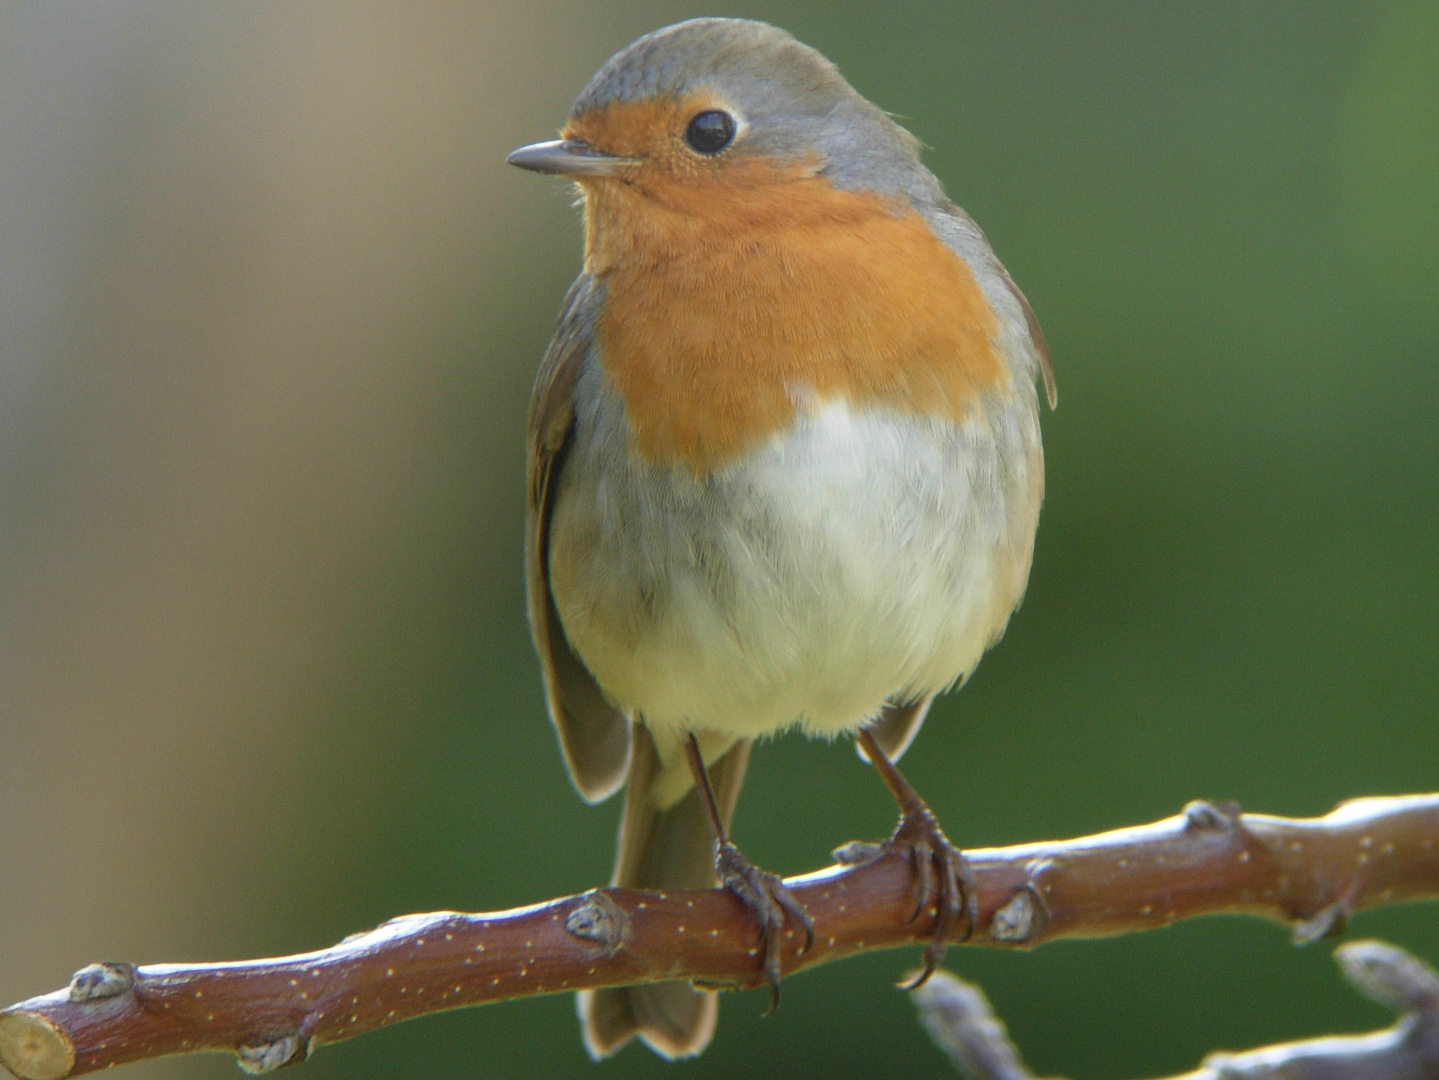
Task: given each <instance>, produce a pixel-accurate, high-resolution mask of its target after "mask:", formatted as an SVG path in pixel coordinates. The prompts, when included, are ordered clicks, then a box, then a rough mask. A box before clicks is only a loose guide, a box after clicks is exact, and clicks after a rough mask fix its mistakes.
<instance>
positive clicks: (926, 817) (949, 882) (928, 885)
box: [858, 728, 979, 990]
mask: <svg viewBox="0 0 1439 1080" xmlns="http://www.w3.org/2000/svg"><path fill="white" fill-rule="evenodd" d="M858 739H859V745H860V746H861V747H862V748H863V750H864V752H865V755H866V756H867V757H868V758H869V760H870V762H871V763H872V764H873V765H874V767H875V768H876V769H877V770H878V771H879V775H880V778H881V779H882V780H883V781H884V784H885V787H887V788H889V793H890V794H891V795H893V796H894V801H895V802H897V803H899V814H900V817H899V827H898V828H896V829H895V830H894V834H893V835H892V836H890V838H889V839H888V840H887V841H885V843H884V844H883V846H882V847H881V849H880V853H881V854H883V853H888V852H890V851H896V850H902V851H905V852H907V853H908V855H909V857H910V858H911V859H912V860H913V862H914V869H915V876H916V877H917V878H918V879H919V902H918V903H917V904H916V905H915V909H914V914H913V915H911V916H910V917H909V921H910V922H913V921H914V920H915V919H917V918H919V916H920V913H921V912H923V911H924V910H925V909H926V908H927V907H929V905H930V903H931V902H934V903H935V915H934V934H933V936H932V937H931V938H930V941H929V945H928V947H927V948H926V949H925V950H924V970H923V971H921V972H920V973H919V975H918V976H917V977H916V978H915V979H914V981H913V982H911V983H909V984H908V985H907V987H906V989H910V990H913V989H914V988H915V987H917V986H921V985H923V983H924V982H925V980H926V979H928V978H929V977H930V976H931V975H933V974H934V970H935V968H937V967H939V962H940V961H941V960H943V959H944V950H945V948H946V947H947V946H948V944H949V938H950V935H951V934H952V933H953V932H954V928H955V927H956V926H957V925H958V924H959V920H960V918H961V917H963V918H964V919H965V920H966V923H967V925H966V928H965V935H964V936H965V937H966V938H968V937H969V935H970V934H972V933H974V928H975V926H976V925H977V924H978V921H979V900H978V893H977V890H976V889H975V882H974V875H973V873H972V872H971V870H970V868H969V862H968V860H966V859H965V857H964V853H963V852H961V851H960V850H959V848H957V847H955V846H954V845H953V844H952V843H950V841H949V837H947V836H945V835H944V830H943V829H941V828H940V827H939V821H938V820H937V819H936V818H935V816H934V811H933V810H931V809H930V808H929V805H928V804H927V803H926V802H925V801H924V800H923V799H922V798H920V796H919V792H917V791H915V790H914V788H913V787H912V786H911V785H910V782H909V781H908V780H906V779H905V778H904V776H903V775H901V773H900V771H899V770H898V769H896V768H895V767H894V762H892V761H890V760H889V758H888V757H886V756H885V753H884V751H883V750H881V749H880V748H879V743H877V742H876V741H875V738H874V735H873V734H871V733H870V732H869V731H868V730H865V729H863V728H861V729H860V732H859V735H858ZM936 870H938V872H939V881H938V886H937V887H936V882H935V871H936Z"/></svg>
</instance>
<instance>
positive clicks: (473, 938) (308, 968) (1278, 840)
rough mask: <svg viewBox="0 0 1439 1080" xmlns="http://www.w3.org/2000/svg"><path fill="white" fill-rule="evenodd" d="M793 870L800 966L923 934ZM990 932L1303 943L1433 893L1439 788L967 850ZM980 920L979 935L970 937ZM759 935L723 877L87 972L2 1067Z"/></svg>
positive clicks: (871, 876)
mask: <svg viewBox="0 0 1439 1080" xmlns="http://www.w3.org/2000/svg"><path fill="white" fill-rule="evenodd" d="M837 854H840V855H841V858H842V861H841V863H840V864H839V865H836V866H832V867H829V868H828V869H826V870H821V871H819V872H817V873H814V874H808V875H806V876H804V877H800V878H795V879H792V880H791V881H790V882H789V884H790V885H791V887H792V888H793V889H794V892H795V896H796V897H797V898H798V899H799V900H800V902H801V903H803V904H804V905H805V907H806V908H808V910H809V912H810V915H811V916H812V917H813V918H814V923H815V944H814V948H813V949H811V950H810V951H809V952H808V953H807V954H805V955H803V956H800V955H797V950H798V946H799V942H798V941H797V940H796V939H795V938H794V937H793V934H792V933H791V934H790V945H789V947H787V948H786V950H785V953H786V956H785V970H786V972H794V971H797V970H799V969H801V968H806V967H812V966H814V965H816V964H821V963H825V962H827V961H830V960H838V959H841V958H843V957H846V956H852V955H854V954H855V953H858V952H863V951H866V950H870V949H881V948H890V947H893V946H897V945H906V944H910V943H915V942H921V941H924V940H926V938H927V936H928V934H929V927H930V924H931V921H932V919H933V912H932V911H930V912H927V913H924V914H923V915H921V917H920V918H919V919H917V920H915V921H913V922H911V921H909V918H910V915H911V913H912V911H913V904H914V899H913V898H914V895H915V891H914V890H915V885H916V882H915V877H914V867H913V866H912V864H911V861H910V860H909V859H907V858H903V857H900V856H897V855H883V856H880V857H870V856H872V855H873V854H874V852H873V849H872V848H871V847H869V846H866V845H849V847H848V848H847V849H844V850H843V851H842V852H841V853H837ZM968 858H969V860H970V863H971V866H972V868H973V871H974V879H975V881H976V883H977V893H978V901H979V924H978V926H977V927H976V928H975V932H974V933H973V934H972V935H970V937H969V943H970V944H974V945H998V946H1032V945H1037V944H1039V943H1041V942H1044V941H1048V940H1050V939H1053V938H1057V937H1080V936H1088V937H1094V936H1099V935H1106V934H1121V933H1129V932H1133V931H1137V930H1144V929H1149V928H1152V927H1158V926H1165V925H1168V924H1169V923H1171V922H1174V921H1175V920H1177V919H1181V918H1188V917H1190V916H1194V915H1212V914H1244V915H1256V916H1261V917H1265V918H1270V919H1277V920H1280V921H1283V922H1288V923H1290V924H1291V925H1292V926H1293V927H1294V933H1295V937H1296V940H1299V941H1306V940H1311V939H1313V938H1315V937H1318V936H1322V935H1323V934H1325V933H1329V932H1332V931H1335V930H1337V929H1338V928H1340V927H1342V925H1343V922H1344V918H1345V916H1346V915H1347V914H1348V913H1349V912H1350V911H1353V910H1358V909H1361V908H1369V907H1377V906H1381V905H1385V904H1394V903H1400V902H1402V901H1406V900H1421V899H1435V898H1439V795H1419V796H1408V797H1401V798H1376V799H1362V800H1358V801H1355V802H1350V803H1345V804H1344V805H1342V806H1340V807H1339V808H1338V809H1336V810H1335V811H1334V812H1333V813H1331V814H1329V815H1328V816H1326V817H1323V818H1315V819H1303V820H1296V819H1287V818H1278V817H1266V816H1261V815H1255V814H1245V815H1242V816H1241V815H1240V814H1239V813H1238V812H1237V810H1236V809H1235V808H1233V807H1230V806H1218V805H1215V804H1211V803H1203V802H1197V803H1191V804H1190V805H1189V806H1188V807H1186V808H1185V810H1184V812H1183V813H1182V814H1180V815H1178V816H1176V817H1172V818H1166V819H1165V820H1163V821H1158V822H1155V823H1154V824H1152V825H1145V826H1140V827H1137V828H1131V829H1120V830H1117V831H1115V832H1109V833H1102V834H1100V835H1098V836H1089V837H1083V838H1081V839H1077V840H1068V841H1060V842H1050V843H1039V844H1026V845H1022V846H1019V847H1010V848H988V849H982V850H975V851H971V852H969V853H968ZM961 933H964V930H963V929H962V930H961ZM755 939H756V928H755V926H754V924H753V923H752V922H751V920H750V918H749V916H748V915H747V914H746V912H745V909H744V908H743V907H742V906H741V905H740V903H739V902H738V901H737V900H736V899H735V898H734V897H733V896H732V895H730V894H729V893H727V892H724V891H722V890H712V891H698V892H681V893H670V894H664V893H655V892H639V891H634V890H626V889H600V890H596V891H593V892H588V893H584V894H582V895H579V896H569V897H564V898H562V899H559V900H552V901H550V902H548V903H544V904H537V905H535V906H533V907H527V908H517V909H515V910H513V911H506V912H500V913H495V914H479V915H465V914H458V913H455V912H438V913H434V914H429V915H410V916H405V917H403V918H400V919H396V920H394V921H392V922H389V923H386V924H385V925H384V926H381V927H380V928H379V929H377V930H373V931H371V932H369V933H365V934H358V935H355V936H353V937H350V938H347V939H346V940H345V941H343V942H341V943H340V944H339V945H336V946H334V947H333V948H330V949H324V950H321V951H319V952H313V953H306V954H302V955H299V956H290V957H283V958H280V959H273V960H255V961H243V962H237V963H223V964H184V965H153V966H147V967H142V968H135V967H133V966H132V965H129V964H100V965H92V966H91V967H88V968H86V969H84V970H83V971H81V972H79V973H78V974H77V975H76V976H75V978H74V980H73V981H72V982H71V984H70V986H69V987H68V988H67V989H65V990H61V991H57V992H56V993H53V994H47V995H45V996H43V997H37V998H32V999H30V1000H29V1001H25V1002H22V1003H20V1004H18V1005H15V1006H12V1007H11V1008H9V1009H6V1010H4V1011H3V1012H0V1063H3V1064H4V1065H5V1066H7V1067H8V1068H9V1069H10V1070H11V1071H12V1072H14V1073H15V1074H16V1075H17V1076H20V1077H23V1078H25V1080H51V1078H53V1080H58V1078H60V1077H65V1076H71V1075H76V1074H79V1073H85V1072H91V1071H94V1070H95V1069H101V1068H105V1067H107V1066H110V1065H116V1064H120V1063H123V1062H127V1061H137V1060H140V1059H143V1058H153V1057H160V1056H163V1055H166V1054H179V1053H193V1052H197V1051H203V1050H224V1051H229V1052H231V1053H238V1055H239V1058H240V1065H241V1067H242V1068H245V1069H247V1070H248V1071H251V1072H267V1071H269V1070H270V1069H273V1068H277V1067H278V1066H280V1065H282V1064H287V1063H289V1062H292V1061H297V1060H302V1059H303V1058H305V1057H307V1056H308V1055H309V1054H310V1053H311V1052H313V1050H314V1049H315V1047H317V1046H319V1045H321V1044H324V1043H332V1042H338V1041H339V1040H341V1039H347V1038H350V1037H351V1036H354V1035H359V1034H362V1033H364V1032H367V1031H373V1030H374V1029H376V1028H378V1027H383V1026H384V1025H386V1024H390V1023H394V1022H396V1021H399V1020H407V1019H410V1018H411V1017H415V1016H421V1015H424V1014H426V1013H432V1012H438V1011H440V1010H443V1009H453V1008H458V1007H460V1006H464V1005H478V1004H482V1003H485V1002H492V1001H504V1000H508V999H510V998H516V997H523V996H527V995H531V994H545V993H556V992H559V991H564V990H578V989H582V988H585V987H598V986H621V985H626V984H633V983H642V982H656V981H663V980H669V979H690V980H693V981H696V982H699V983H703V984H705V985H709V986H716V987H746V986H753V985H755V984H756V983H757V982H758V981H759V960H758V958H757V952H756V944H755Z"/></svg>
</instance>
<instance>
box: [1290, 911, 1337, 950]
mask: <svg viewBox="0 0 1439 1080" xmlns="http://www.w3.org/2000/svg"><path fill="white" fill-rule="evenodd" d="M1348 925H1349V905H1348V903H1346V902H1345V901H1343V900H1338V901H1335V902H1334V903H1332V904H1326V905H1325V906H1324V907H1322V908H1320V909H1319V910H1318V911H1316V912H1315V913H1314V914H1313V915H1310V916H1309V917H1308V918H1307V919H1295V920H1294V922H1293V923H1292V924H1290V927H1289V937H1290V940H1292V941H1293V942H1294V944H1296V945H1309V944H1312V943H1313V942H1316V941H1318V940H1319V939H1320V938H1326V937H1338V936H1339V935H1340V934H1342V933H1344V929H1345V927H1347V926H1348Z"/></svg>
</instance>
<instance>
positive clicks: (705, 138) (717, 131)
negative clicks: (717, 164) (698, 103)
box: [685, 109, 735, 154]
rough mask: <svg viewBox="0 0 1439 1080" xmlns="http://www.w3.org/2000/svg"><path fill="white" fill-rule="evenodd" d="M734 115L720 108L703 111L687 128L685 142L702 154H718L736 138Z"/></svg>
mask: <svg viewBox="0 0 1439 1080" xmlns="http://www.w3.org/2000/svg"><path fill="white" fill-rule="evenodd" d="M734 133H735V126H734V117H733V116H731V115H730V114H729V113H727V112H721V111H720V110H719V109H710V110H709V111H708V112H702V113H700V114H699V115H698V116H696V117H695V118H694V119H693V120H691V121H690V123H689V127H687V128H685V142H687V143H689V145H690V149H691V150H694V151H696V152H698V153H701V154H718V153H719V152H720V151H721V150H723V149H724V148H725V147H726V146H728V145H729V144H730V140H732V139H733V138H734Z"/></svg>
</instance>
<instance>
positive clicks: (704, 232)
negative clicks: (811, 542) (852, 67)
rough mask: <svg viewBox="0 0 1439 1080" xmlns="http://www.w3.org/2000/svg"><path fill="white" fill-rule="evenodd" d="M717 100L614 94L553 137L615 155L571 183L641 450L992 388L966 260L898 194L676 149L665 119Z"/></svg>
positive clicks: (696, 444)
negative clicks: (609, 165) (609, 170)
mask: <svg viewBox="0 0 1439 1080" xmlns="http://www.w3.org/2000/svg"><path fill="white" fill-rule="evenodd" d="M717 107H720V105H719V104H718V103H715V102H713V101H708V100H704V99H691V100H688V101H674V100H650V101H642V102H626V103H621V104H614V105H610V106H607V107H605V108H603V109H597V110H593V111H592V112H590V113H587V114H585V115H583V116H581V117H580V118H578V119H577V120H575V121H572V122H571V124H570V125H569V127H567V128H566V129H565V133H564V134H565V137H566V138H569V139H577V140H583V141H584V142H586V143H589V144H590V145H591V146H593V147H594V148H595V149H596V150H598V151H601V152H603V153H605V154H610V155H614V156H617V157H624V158H628V159H634V162H635V163H634V164H630V165H625V166H623V167H621V168H620V169H618V170H617V171H616V173H615V175H613V176H587V177H582V178H580V179H579V183H580V186H581V189H582V190H583V192H584V198H585V227H586V251H585V262H586V268H587V269H588V270H589V271H590V272H591V273H593V274H595V275H596V276H598V277H599V278H600V279H602V280H603V281H604V283H605V286H606V303H605V309H604V312H603V314H602V316H601V318H600V321H599V325H598V341H599V344H600V355H601V359H602V363H603V365H604V368H605V371H606V372H607V374H608V375H609V376H610V378H611V379H612V380H613V382H614V385H615V386H616V388H617V389H618V390H619V392H620V393H621V394H622V395H623V397H624V400H625V403H626V409H627V416H628V418H629V421H630V426H631V427H632V429H633V431H634V440H635V449H636V450H637V451H638V452H639V453H640V454H641V455H642V456H643V457H645V458H646V459H647V460H650V461H653V462H656V463H665V464H676V465H683V466H685V467H687V468H689V469H690V470H691V471H693V472H695V473H697V474H703V473H706V472H710V471H713V470H714V469H717V468H721V467H723V465H724V464H726V463H727V462H729V461H731V460H734V459H735V458H737V457H739V456H742V455H743V454H745V453H747V452H749V451H751V450H754V449H756V448H758V447H759V446H760V445H762V444H763V442H764V441H765V440H766V439H767V438H769V437H770V436H772V435H774V434H775V433H777V432H779V431H782V430H784V429H785V428H787V427H788V426H789V425H790V424H792V423H793V422H794V419H795V417H796V415H797V413H798V412H799V411H800V410H802V409H808V408H813V407H816V406H819V405H823V404H824V403H826V402H828V401H834V400H842V401H845V402H847V403H848V404H850V405H851V406H853V407H865V406H880V407H886V408H890V409H895V410H899V411H902V412H906V413H911V414H914V415H919V416H933V417H938V418H945V419H950V420H962V419H964V418H965V417H966V416H968V415H969V414H970V413H971V412H972V411H973V410H974V408H975V406H976V405H977V403H978V399H979V396H980V395H981V394H982V393H986V392H993V391H995V390H997V389H1002V388H1004V387H1007V386H1008V380H1009V373H1008V369H1007V367H1006V366H1005V364H1004V363H1003V360H1002V358H1001V356H1000V353H999V351H998V346H997V344H996V342H995V340H994V339H995V335H996V332H997V320H996V318H995V316H994V313H993V312H992V311H991V309H990V307H989V304H988V302H987V301H986V299H985V297H984V295H983V293H982V292H981V290H980V288H979V286H978V284H977V282H976V281H975V278H974V274H973V273H972V272H971V270H970V268H969V266H968V265H967V264H966V263H965V262H964V261H963V260H962V259H961V258H960V257H959V256H958V255H956V254H955V253H954V252H953V251H952V250H951V249H950V248H949V247H947V246H946V245H945V244H944V243H943V242H942V241H941V240H940V239H939V238H938V237H937V236H936V235H935V234H934V232H933V231H932V230H931V229H930V227H929V225H928V224H927V223H926V222H925V220H924V219H923V218H922V217H921V216H920V215H919V214H918V213H917V212H916V211H915V210H914V209H913V208H912V207H911V206H910V205H909V204H908V203H907V202H905V201H902V200H899V199H895V198H888V197H885V196H881V195H878V194H876V193H873V192H866V191H848V190H842V189H839V188H836V187H835V186H834V185H833V184H831V183H830V182H829V181H828V180H827V179H826V178H825V177H824V176H823V175H822V174H821V172H820V170H821V168H822V167H823V160H822V159H821V158H819V157H818V155H810V156H809V157H807V158H802V159H801V160H800V161H799V162H793V161H790V162H784V161H776V160H774V159H771V158H767V157H762V156H759V155H756V154H754V153H753V152H745V150H744V149H743V146H742V141H741V140H737V143H739V145H737V146H736V147H735V149H734V150H733V151H726V152H722V153H720V154H716V155H713V156H706V155H701V154H697V153H695V152H694V151H693V150H691V149H689V147H688V146H687V145H686V144H685V141H684V131H685V126H686V124H687V123H688V122H689V120H690V119H691V118H692V117H693V116H694V115H695V114H696V113H698V112H701V111H704V110H705V109H712V108H717Z"/></svg>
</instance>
